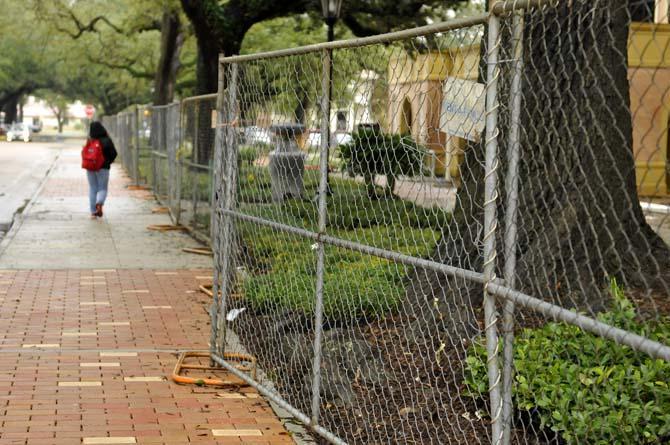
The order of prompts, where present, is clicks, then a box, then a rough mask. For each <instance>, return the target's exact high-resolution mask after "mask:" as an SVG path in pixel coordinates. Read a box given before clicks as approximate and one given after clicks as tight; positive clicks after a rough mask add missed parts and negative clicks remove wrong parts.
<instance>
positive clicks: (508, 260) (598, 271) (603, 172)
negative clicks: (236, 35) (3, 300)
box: [108, 0, 670, 444]
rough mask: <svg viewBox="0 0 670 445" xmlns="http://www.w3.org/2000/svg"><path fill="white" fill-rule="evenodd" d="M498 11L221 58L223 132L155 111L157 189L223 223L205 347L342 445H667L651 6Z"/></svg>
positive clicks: (600, 2)
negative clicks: (235, 360)
mask: <svg viewBox="0 0 670 445" xmlns="http://www.w3.org/2000/svg"><path fill="white" fill-rule="evenodd" d="M493 10H494V12H495V14H492V15H491V16H488V15H482V16H477V17H473V18H471V19H466V20H461V21H456V22H453V23H452V24H435V25H432V26H430V27H427V28H417V29H411V30H406V31H404V32H401V33H396V34H392V35H386V36H375V37H374V38H370V39H368V40H354V41H348V42H335V43H333V44H330V45H322V46H315V47H309V48H297V49H291V50H285V51H281V52H280V53H275V54H266V55H256V56H242V57H237V58H226V59H223V61H222V64H221V70H222V72H221V76H222V80H221V82H220V91H219V102H220V103H219V107H218V110H217V112H218V113H219V116H218V119H219V125H215V126H212V114H211V111H212V110H213V109H215V108H216V98H215V97H214V95H211V96H208V97H198V98H189V99H185V100H184V101H182V102H181V104H180V105H179V106H178V108H177V107H175V106H171V108H170V111H172V114H170V113H169V112H163V111H159V110H158V107H154V108H153V109H152V110H151V135H150V138H151V144H152V148H153V151H155V152H160V153H163V152H166V153H167V159H173V158H174V159H175V162H174V164H171V163H170V162H166V167H165V168H166V172H165V173H161V174H158V175H155V176H153V177H154V178H162V180H163V181H164V182H162V183H161V184H158V182H160V181H159V180H158V179H154V180H153V182H155V183H156V185H154V190H156V194H157V195H169V196H172V197H173V198H171V200H172V201H171V202H172V203H173V204H172V205H171V209H172V212H171V213H172V215H173V218H175V219H177V220H179V219H180V218H181V219H182V220H183V221H185V222H186V224H188V225H190V226H192V227H195V228H196V229H199V230H201V231H202V232H203V233H209V232H208V231H209V223H210V216H211V208H210V205H211V204H210V202H211V201H210V200H212V199H213V200H214V201H213V202H214V204H215V205H216V209H217V211H216V212H215V215H214V221H215V224H214V226H215V227H214V228H215V230H214V232H213V239H212V247H213V250H214V252H215V269H216V272H215V277H216V280H215V295H216V296H217V297H216V298H215V299H214V301H213V305H212V312H211V314H212V322H213V337H212V342H211V344H212V351H213V352H214V353H216V354H218V355H219V356H223V353H227V352H238V353H239V352H242V353H251V354H253V355H254V356H255V357H256V358H257V359H258V364H259V367H260V370H259V373H258V380H257V383H259V384H260V387H259V388H260V389H261V390H262V392H264V394H266V395H267V396H269V397H270V398H272V399H273V400H275V401H279V402H280V403H282V404H283V405H284V406H286V407H289V408H291V409H293V411H292V412H293V413H294V414H296V416H297V417H298V418H299V419H301V421H303V422H306V423H309V424H310V427H312V428H313V429H315V430H316V432H317V433H318V434H319V435H321V436H322V437H324V440H328V441H331V442H334V443H345V442H347V443H417V444H418V443H421V444H424V443H505V444H507V443H512V442H513V443H533V444H538V443H664V442H666V441H668V440H670V420H669V419H670V418H669V417H668V414H667V413H668V412H670V390H668V386H667V384H668V383H667V382H669V381H670V348H669V344H670V319H668V316H669V312H670V305H668V298H667V296H668V295H669V294H670V292H669V289H668V287H669V285H668V283H669V281H670V277H669V276H668V274H669V273H670V267H669V265H670V253H669V252H670V251H669V250H668V249H669V247H668V244H669V243H670V207H668V204H670V179H668V178H670V174H669V173H668V172H669V170H668V163H667V159H668V155H670V152H669V151H668V121H669V117H668V116H670V109H669V108H668V107H667V100H666V99H667V97H668V93H669V91H670V65H669V64H668V62H667V58H666V57H664V54H665V52H666V51H667V48H668V46H670V25H667V24H662V23H652V22H653V21H654V20H656V21H662V20H659V19H662V18H663V17H664V16H665V17H667V13H666V12H665V11H660V12H659V11H657V12H656V16H657V17H655V18H654V11H653V8H650V7H649V2H647V1H642V0H633V1H626V0H573V1H570V2H559V1H553V0H546V1H544V0H537V1H536V0H532V1H521V0H518V1H514V2H512V1H509V2H499V3H496V4H495V5H494V6H493ZM666 21H667V20H666ZM487 24H488V26H486V25H487ZM161 116H162V117H161ZM167 116H170V117H169V118H167V120H169V121H170V122H169V123H165V124H161V122H163V120H164V119H166V117H167ZM108 121H109V122H110V123H111V125H112V126H113V127H114V131H113V133H114V134H115V137H118V138H120V139H121V140H122V141H123V142H124V143H123V144H121V145H122V146H124V145H125V146H126V147H130V146H132V135H133V125H136V124H133V117H132V115H131V114H121V115H118V116H117V117H116V120H113V119H112V120H108ZM138 122H139V120H138ZM176 123H178V124H176ZM156 125H165V131H164V132H163V133H165V134H164V136H158V135H157V136H154V127H155V126H156ZM126 129H129V130H126ZM170 131H172V133H171V134H172V136H171V137H168V136H167V134H168V133H169V132H170ZM215 136H216V138H217V139H216V140H215ZM175 137H176V140H178V141H179V143H178V144H176V143H175V144H173V145H171V144H170V143H169V142H168V141H169V140H170V139H171V138H172V139H171V140H175ZM140 139H141V138H140ZM215 142H216V143H215ZM166 144H167V145H168V147H167V148H165V147H164V146H165V145H166ZM117 145H118V144H117ZM170 147H174V149H173V152H174V157H173V154H171V152H170ZM215 149H218V150H220V151H219V152H218V153H216V155H217V156H218V157H219V161H217V162H215V159H214V158H215V156H214V150H215ZM127 152H128V150H126V151H125V152H123V153H122V158H123V162H124V165H125V166H126V168H127V169H128V171H132V169H133V168H134V166H135V164H134V163H133V162H134V160H133V159H134V158H133V157H132V153H127ZM156 159H158V158H156ZM161 159H162V158H161ZM170 165H173V168H174V169H175V170H174V171H176V172H177V174H173V173H171V172H170V170H169V168H170ZM213 167H214V168H213ZM212 170H213V171H212ZM213 176H214V177H216V178H218V180H217V181H214V182H213V181H212V177H213ZM150 181H151V180H150ZM487 212H488V213H487ZM487 264H488V267H487V266H486V265H487ZM485 290H486V291H485ZM219 291H222V293H221V294H219ZM487 302H488V307H485V306H486V304H485V303H487ZM487 334H488V338H487ZM248 378H249V379H250V378H251V377H250V376H249V377H248ZM492 402H493V403H492ZM296 410H297V411H296Z"/></svg>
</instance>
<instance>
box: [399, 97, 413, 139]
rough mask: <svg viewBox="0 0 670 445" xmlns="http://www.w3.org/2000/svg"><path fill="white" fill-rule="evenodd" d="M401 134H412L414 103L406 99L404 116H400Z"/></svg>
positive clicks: (403, 108) (403, 104)
mask: <svg viewBox="0 0 670 445" xmlns="http://www.w3.org/2000/svg"><path fill="white" fill-rule="evenodd" d="M399 130H400V134H411V133H412V102H410V100H409V98H408V97H406V98H405V100H403V102H402V114H401V115H400V127H399Z"/></svg>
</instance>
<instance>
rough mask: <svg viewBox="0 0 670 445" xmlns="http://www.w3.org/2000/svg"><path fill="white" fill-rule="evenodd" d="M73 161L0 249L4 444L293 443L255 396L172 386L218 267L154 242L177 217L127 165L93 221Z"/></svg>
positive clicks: (173, 238)
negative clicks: (165, 211) (128, 175)
mask: <svg viewBox="0 0 670 445" xmlns="http://www.w3.org/2000/svg"><path fill="white" fill-rule="evenodd" d="M78 156H79V154H78V149H65V150H64V151H63V152H62V155H61V157H60V159H59V160H58V162H57V165H56V168H55V169H53V172H52V174H51V175H50V176H49V177H48V178H47V180H46V181H45V183H44V186H43V188H42V190H41V192H40V193H39V195H38V196H37V198H36V199H35V200H34V201H33V202H32V203H31V204H30V205H29V207H28V208H27V211H26V213H25V215H24V218H23V220H22V221H19V222H18V223H16V224H15V226H14V228H13V229H12V231H11V232H10V233H9V234H8V236H7V238H6V239H5V240H4V241H3V244H2V252H1V253H0V310H1V313H2V318H0V422H2V423H1V426H0V445H2V444H24V445H26V444H35V445H37V444H39V445H43V444H45V445H49V444H63V445H65V444H68V445H71V444H128V443H136V444H164V445H168V444H169V445H176V444H188V443H208V444H231V443H248V444H265V445H269V444H290V443H293V439H292V438H291V436H290V435H289V434H288V433H287V432H286V430H285V428H284V426H283V425H282V422H281V421H280V420H279V419H278V418H277V417H276V415H275V413H274V412H273V410H272V409H271V407H270V406H269V404H268V403H267V402H266V401H265V400H263V399H262V398H261V397H260V396H259V395H258V394H257V393H256V392H255V391H253V390H251V389H250V388H245V387H241V388H240V387H234V388H212V387H202V388H201V387H197V386H189V385H187V386H182V385H177V384H175V383H174V382H172V381H171V380H170V379H169V376H170V374H171V372H172V369H173V367H174V365H175V362H176V358H177V355H178V353H179V352H180V351H184V350H204V349H207V341H208V339H209V330H210V328H209V317H208V315H207V312H206V308H207V306H208V304H209V297H207V296H206V295H204V294H202V293H200V292H199V291H198V290H197V287H198V284H199V283H203V282H207V281H209V280H211V260H210V259H209V258H208V257H202V256H196V255H191V254H186V253H183V252H182V251H181V248H182V247H183V246H192V245H195V243H194V242H193V241H192V240H191V239H190V238H189V237H188V236H187V235H185V234H180V233H158V232H151V231H148V230H147V229H146V226H147V225H148V224H166V223H168V222H169V220H168V218H167V216H166V215H158V214H152V213H151V209H152V208H153V207H155V206H156V205H157V204H156V203H155V202H153V201H152V200H151V199H150V196H149V195H148V194H147V193H146V192H137V191H129V190H128V189H127V188H126V185H127V184H128V181H127V180H126V179H125V178H124V177H123V175H122V174H121V170H120V169H118V168H115V169H114V170H113V172H112V178H113V179H112V187H111V193H110V198H109V205H107V206H106V216H105V218H104V219H102V220H100V221H91V220H90V219H88V211H87V204H86V183H85V179H84V176H83V172H82V171H81V169H79V166H78V161H79V159H78ZM199 372H200V371H199ZM203 373H204V374H203V375H202V377H210V376H217V375H218V376H219V377H222V375H220V374H219V373H211V372H207V371H203ZM190 375H191V376H193V377H200V374H190Z"/></svg>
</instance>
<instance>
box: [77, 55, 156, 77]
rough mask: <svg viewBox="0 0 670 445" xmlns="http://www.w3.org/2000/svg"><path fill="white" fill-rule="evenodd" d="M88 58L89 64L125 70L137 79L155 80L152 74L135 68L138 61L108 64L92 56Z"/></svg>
mask: <svg viewBox="0 0 670 445" xmlns="http://www.w3.org/2000/svg"><path fill="white" fill-rule="evenodd" d="M86 58H87V59H88V61H89V62H91V63H93V64H96V65H101V66H104V67H106V68H110V69H114V70H124V71H126V72H127V73H129V74H130V75H131V76H133V77H135V78H137V79H153V78H154V76H155V74H154V73H150V72H147V71H141V70H138V69H136V68H134V67H133V65H135V63H137V61H136V60H127V61H126V62H125V63H113V62H108V61H105V60H102V59H96V58H95V57H93V56H91V55H90V54H87V55H86Z"/></svg>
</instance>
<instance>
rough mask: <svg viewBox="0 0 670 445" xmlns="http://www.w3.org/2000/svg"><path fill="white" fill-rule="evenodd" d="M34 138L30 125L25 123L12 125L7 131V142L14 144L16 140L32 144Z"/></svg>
mask: <svg viewBox="0 0 670 445" xmlns="http://www.w3.org/2000/svg"><path fill="white" fill-rule="evenodd" d="M32 137H33V133H32V131H31V130H30V125H28V124H24V123H23V122H17V123H15V124H12V126H11V127H9V130H7V142H12V141H16V140H22V141H23V142H30V140H31V139H32Z"/></svg>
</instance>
